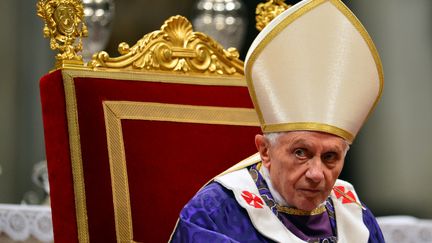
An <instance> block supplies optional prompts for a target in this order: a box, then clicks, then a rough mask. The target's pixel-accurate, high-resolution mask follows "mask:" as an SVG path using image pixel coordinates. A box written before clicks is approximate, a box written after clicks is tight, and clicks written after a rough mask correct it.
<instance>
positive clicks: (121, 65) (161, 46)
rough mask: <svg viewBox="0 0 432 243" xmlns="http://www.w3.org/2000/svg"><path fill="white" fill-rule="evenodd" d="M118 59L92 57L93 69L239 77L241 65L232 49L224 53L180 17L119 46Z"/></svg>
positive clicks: (99, 54)
mask: <svg viewBox="0 0 432 243" xmlns="http://www.w3.org/2000/svg"><path fill="white" fill-rule="evenodd" d="M118 51H119V53H120V55H121V56H119V57H113V58H112V57H110V56H109V55H108V53H106V52H104V51H103V52H99V53H96V54H94V55H93V58H92V61H90V62H89V63H88V66H89V67H93V68H100V67H104V68H115V69H132V70H139V69H145V70H163V71H177V72H184V73H186V72H195V73H218V74H231V75H233V74H241V75H243V62H242V61H241V60H240V59H239V53H238V51H237V50H236V49H235V48H229V49H228V50H224V49H223V47H222V46H221V45H220V44H218V43H217V42H216V41H214V40H213V39H211V38H210V37H208V36H207V35H205V34H203V33H200V32H193V30H192V24H191V23H190V22H189V21H188V20H187V19H186V18H185V17H182V16H174V17H171V18H169V19H168V20H167V21H165V23H164V25H162V27H161V29H160V30H158V31H154V32H151V33H148V34H146V35H144V37H143V38H142V39H140V40H139V41H138V42H137V43H136V44H135V45H134V46H132V47H129V45H128V44H127V43H124V42H123V43H121V44H120V45H119V47H118Z"/></svg>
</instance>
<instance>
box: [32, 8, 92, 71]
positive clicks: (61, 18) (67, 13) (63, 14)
mask: <svg viewBox="0 0 432 243" xmlns="http://www.w3.org/2000/svg"><path fill="white" fill-rule="evenodd" d="M37 15H38V16H39V17H41V18H42V19H44V21H45V27H44V29H43V32H44V37H46V38H51V39H50V47H51V49H53V50H56V49H58V50H59V52H60V53H58V54H57V55H56V60H57V62H56V68H59V67H61V66H63V64H71V65H83V61H82V56H80V55H77V52H79V51H81V50H82V40H81V37H85V36H87V35H88V32H87V27H86V25H85V23H84V8H83V5H82V2H81V0H39V2H38V3H37ZM77 39H78V42H76V40H77Z"/></svg>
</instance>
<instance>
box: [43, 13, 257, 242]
mask: <svg viewBox="0 0 432 243" xmlns="http://www.w3.org/2000/svg"><path fill="white" fill-rule="evenodd" d="M119 50H120V54H121V56H119V57H115V58H111V57H110V56H109V55H108V54H107V53H105V52H101V53H98V54H96V55H95V56H94V57H93V60H92V61H91V62H90V63H89V64H88V65H87V66H83V65H81V66H80V65H60V66H58V67H60V68H59V69H57V70H56V71H53V72H51V73H49V74H47V75H46V76H44V77H42V79H41V81H40V91H41V100H42V110H43V119H44V129H45V143H46V154H47V161H48V171H49V180H50V187H51V195H50V196H51V207H52V215H53V226H54V238H55V241H56V242H166V241H167V240H168V239H169V237H170V233H171V231H172V229H173V227H174V225H175V223H176V220H177V217H178V213H179V212H180V210H181V208H182V206H183V205H184V204H185V203H186V202H187V201H188V200H189V199H190V198H191V197H192V196H193V194H194V193H195V192H196V191H197V190H198V189H199V188H200V187H201V186H202V185H204V184H205V183H206V182H207V181H208V180H210V179H211V178H212V177H213V176H215V175H217V174H218V173H220V172H222V171H223V170H224V169H226V168H228V167H230V166H231V165H233V164H235V163H236V162H238V161H240V160H241V159H243V158H245V157H247V156H249V155H250V154H252V153H254V152H255V146H254V143H253V140H254V136H255V134H257V133H259V132H260V128H259V122H258V118H257V116H256V113H255V110H254V109H253V105H252V102H251V100H250V98H249V93H248V90H247V87H246V82H245V80H244V76H243V62H242V61H240V60H239V59H238V53H237V51H235V50H233V49H228V50H224V49H223V48H222V47H221V46H220V45H219V44H218V43H216V42H215V41H213V40H212V39H211V38H209V37H208V36H206V35H204V34H202V33H199V32H194V31H192V26H191V24H190V23H189V22H188V21H187V20H186V19H185V18H183V17H180V16H175V17H172V18H170V19H169V20H167V21H166V22H165V24H164V25H163V26H162V28H161V29H160V30H158V31H155V32H152V33H149V34H147V35H145V36H144V37H143V38H142V39H141V40H139V41H138V42H137V43H136V44H135V45H134V46H132V47H129V46H127V45H126V44H120V46H119ZM71 63H72V64H73V62H71Z"/></svg>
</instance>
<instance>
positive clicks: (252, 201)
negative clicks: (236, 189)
mask: <svg viewBox="0 0 432 243" xmlns="http://www.w3.org/2000/svg"><path fill="white" fill-rule="evenodd" d="M241 196H242V197H243V199H244V200H245V201H246V203H247V204H249V205H251V206H252V207H254V208H262V207H263V204H264V202H263V201H262V200H261V198H259V197H258V196H257V195H255V194H253V193H251V192H248V191H242V194H241Z"/></svg>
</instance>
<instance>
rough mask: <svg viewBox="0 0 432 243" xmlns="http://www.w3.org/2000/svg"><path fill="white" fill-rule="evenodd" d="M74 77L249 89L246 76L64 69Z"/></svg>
mask: <svg viewBox="0 0 432 243" xmlns="http://www.w3.org/2000/svg"><path fill="white" fill-rule="evenodd" d="M62 72H66V73H68V74H69V75H71V76H72V77H74V78H75V77H80V78H105V79H119V80H129V81H139V82H161V83H173V84H193V85H209V86H238V87H247V83H246V80H245V78H244V76H227V75H225V76H223V75H221V76H216V75H205V74H203V75H199V74H194V75H187V74H184V75H180V74H175V73H167V72H157V71H152V72H147V73H146V72H142V71H141V72H139V71H130V70H126V71H123V70H113V69H102V68H100V69H96V70H91V69H75V68H68V69H63V70H62Z"/></svg>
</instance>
